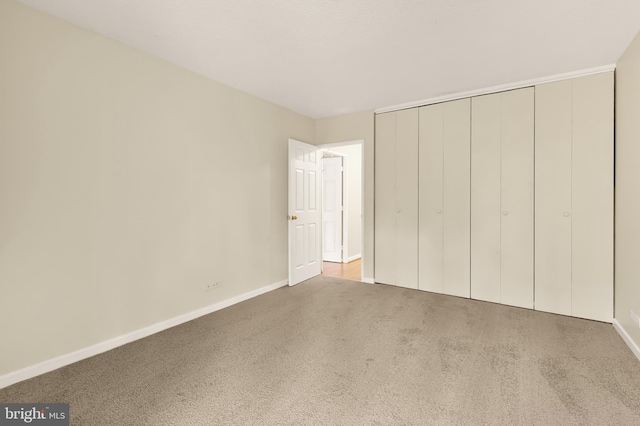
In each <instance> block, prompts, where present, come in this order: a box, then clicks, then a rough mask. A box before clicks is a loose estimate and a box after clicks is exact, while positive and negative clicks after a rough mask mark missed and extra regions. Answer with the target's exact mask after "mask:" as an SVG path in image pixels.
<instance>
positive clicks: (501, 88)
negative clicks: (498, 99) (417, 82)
mask: <svg viewBox="0 0 640 426" xmlns="http://www.w3.org/2000/svg"><path fill="white" fill-rule="evenodd" d="M615 69H616V64H609V65H604V66H601V67H595V68H588V69H583V70H577V71H572V72H567V73H563V74H556V75H550V76H547V77H542V78H534V79H531V80H523V81H515V82H513V83H508V84H502V85H499V86H493V87H486V88H484V89H479V90H470V91H468V92H459V93H451V94H449V95H444V96H438V97H435V98H429V99H422V100H419V101H414V102H407V103H404V104H400V105H392V106H388V107H384V108H378V109H375V110H374V111H373V112H374V114H382V113H385V112H392V111H399V110H402V109H408V108H415V107H421V106H425V105H432V104H437V103H441V102H447V101H454V100H456V99H464V98H472V97H474V96H481V95H488V94H490V93H497V92H504V91H507V90H514V89H521V88H523V87H531V86H536V85H538V84H544V83H553V82H554V81H560V80H567V79H569V78H577V77H585V76H588V75H593V74H600V73H603V72H609V71H614V70H615Z"/></svg>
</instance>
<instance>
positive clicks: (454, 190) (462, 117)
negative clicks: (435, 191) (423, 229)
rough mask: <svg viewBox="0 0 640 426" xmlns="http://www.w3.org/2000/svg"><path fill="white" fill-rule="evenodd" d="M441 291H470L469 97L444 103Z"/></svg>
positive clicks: (462, 293)
mask: <svg viewBox="0 0 640 426" xmlns="http://www.w3.org/2000/svg"><path fill="white" fill-rule="evenodd" d="M443 112H444V116H443V118H444V122H443V128H444V132H443V133H444V182H443V185H444V191H443V192H444V209H443V213H444V217H443V234H444V243H443V293H445V294H451V295H454V296H461V297H470V293H471V277H470V273H471V272H470V269H471V266H470V265H471V259H470V256H471V229H470V221H471V200H470V197H471V186H470V185H471V184H470V180H471V162H470V155H471V115H470V114H471V100H470V99H461V100H458V101H453V102H447V103H445V104H443Z"/></svg>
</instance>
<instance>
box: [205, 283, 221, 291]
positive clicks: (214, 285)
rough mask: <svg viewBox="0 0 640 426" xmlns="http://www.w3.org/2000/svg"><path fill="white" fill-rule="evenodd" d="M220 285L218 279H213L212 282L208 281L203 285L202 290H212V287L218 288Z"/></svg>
mask: <svg viewBox="0 0 640 426" xmlns="http://www.w3.org/2000/svg"><path fill="white" fill-rule="evenodd" d="M218 287H220V281H214V282H208V283H206V284H205V285H204V287H203V290H204V291H209V290H213V289H214V288H218Z"/></svg>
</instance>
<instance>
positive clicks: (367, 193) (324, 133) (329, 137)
mask: <svg viewBox="0 0 640 426" xmlns="http://www.w3.org/2000/svg"><path fill="white" fill-rule="evenodd" d="M373 135H374V114H373V111H363V112H358V113H354V114H348V115H341V116H339V117H331V118H324V119H322V120H317V121H316V143H317V144H318V145H323V144H329V143H337V142H346V141H353V140H358V139H363V140H364V154H363V155H364V161H363V168H364V212H363V215H362V220H363V224H364V247H363V250H362V263H363V267H364V276H363V279H369V280H373V152H374V149H373Z"/></svg>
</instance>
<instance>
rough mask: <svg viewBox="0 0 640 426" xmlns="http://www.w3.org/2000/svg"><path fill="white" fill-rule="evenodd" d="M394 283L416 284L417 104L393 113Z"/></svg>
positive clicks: (412, 285) (402, 285)
mask: <svg viewBox="0 0 640 426" xmlns="http://www.w3.org/2000/svg"><path fill="white" fill-rule="evenodd" d="M396 114H397V115H396V117H397V118H396V157H395V158H396V166H395V169H396V188H395V190H396V203H395V204H396V244H395V246H396V256H395V264H396V283H395V284H396V285H397V286H400V287H408V288H415V289H417V288H418V108H411V109H407V110H404V111H399V112H397V113H396Z"/></svg>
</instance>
